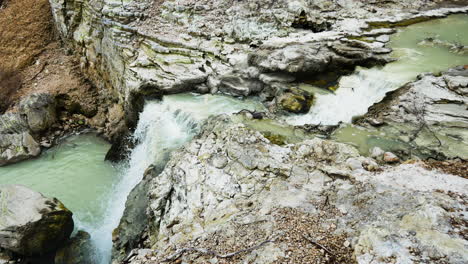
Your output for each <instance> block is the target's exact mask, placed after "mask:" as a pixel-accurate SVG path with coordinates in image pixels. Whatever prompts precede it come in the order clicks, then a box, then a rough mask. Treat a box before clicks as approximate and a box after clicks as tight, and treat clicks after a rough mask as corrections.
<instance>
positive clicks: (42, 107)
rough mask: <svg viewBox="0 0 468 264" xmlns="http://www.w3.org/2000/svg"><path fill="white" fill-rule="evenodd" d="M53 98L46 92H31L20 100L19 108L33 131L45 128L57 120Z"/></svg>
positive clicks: (36, 131) (41, 130)
mask: <svg viewBox="0 0 468 264" xmlns="http://www.w3.org/2000/svg"><path fill="white" fill-rule="evenodd" d="M55 108H56V101H55V98H54V97H53V96H52V95H50V94H46V93H36V94H32V95H30V96H28V97H26V98H24V99H23V100H21V102H20V105H19V109H20V112H21V113H22V114H23V115H24V116H25V117H26V121H27V123H28V126H29V128H30V129H31V131H32V132H34V133H39V132H43V131H45V130H47V129H48V128H50V126H52V125H53V124H54V123H55V122H56V121H57V115H56V109H55Z"/></svg>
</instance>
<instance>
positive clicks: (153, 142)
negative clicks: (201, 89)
mask: <svg viewBox="0 0 468 264" xmlns="http://www.w3.org/2000/svg"><path fill="white" fill-rule="evenodd" d="M467 29H468V15H453V16H450V17H448V18H445V19H439V20H433V21H428V22H424V23H419V24H415V25H412V26H409V27H407V28H405V29H400V30H399V31H398V33H396V34H395V35H393V36H392V37H391V42H390V47H391V48H393V49H394V53H393V56H394V57H395V58H397V59H398V60H397V61H395V62H393V63H390V64H388V65H386V66H384V67H375V68H371V69H365V68H357V69H356V71H355V72H354V73H353V74H351V75H349V76H344V77H342V78H341V79H340V81H339V88H338V89H337V90H336V91H335V92H334V93H329V92H318V93H316V94H317V98H316V102H315V104H314V105H313V107H312V108H311V110H310V112H309V113H307V114H304V115H294V116H293V115H291V116H287V117H285V118H284V120H285V121H286V122H287V123H289V124H291V125H304V124H319V123H322V124H330V125H332V124H337V123H339V122H345V123H349V122H350V121H351V119H352V118H353V116H357V115H362V114H364V113H366V111H367V109H368V107H369V106H371V105H372V104H373V103H375V102H377V101H380V100H381V99H382V98H383V97H384V96H385V94H386V93H387V92H389V91H391V90H394V89H396V88H398V87H400V86H402V85H403V84H404V83H406V82H408V81H411V80H413V79H415V77H416V76H417V75H418V74H420V73H423V72H438V71H443V70H446V69H448V68H450V67H452V66H456V65H462V64H468V54H465V55H462V54H459V53H457V52H456V51H453V50H450V48H449V46H447V45H441V44H440V43H439V42H437V43H432V42H427V41H426V42H423V40H424V39H426V38H434V39H438V40H442V41H444V42H443V43H464V44H468V34H466V30H467ZM302 88H305V89H309V90H316V91H318V90H317V87H311V86H310V85H306V84H303V85H302ZM242 109H249V110H257V111H264V110H265V109H264V107H263V105H262V104H261V103H260V102H259V101H258V100H256V98H250V99H244V100H240V99H236V98H232V97H228V96H222V95H195V94H178V95H170V96H165V97H164V99H163V100H162V101H148V102H146V105H145V107H144V110H143V112H142V113H141V114H140V120H139V123H138V126H137V128H136V131H135V134H134V136H133V140H135V142H137V145H136V147H135V148H134V149H133V150H132V152H131V154H130V156H129V158H128V160H127V161H126V162H124V163H122V164H118V165H114V166H113V165H111V164H110V163H108V162H104V156H105V154H106V152H107V151H108V149H109V148H110V145H109V144H108V143H107V142H105V141H104V140H102V139H100V138H99V137H97V136H96V135H94V134H82V135H74V136H71V137H69V138H67V139H65V140H64V141H63V142H62V143H60V144H59V145H57V146H55V147H53V148H51V149H49V150H47V151H45V152H44V153H43V154H42V155H41V156H40V157H39V158H37V159H34V160H29V161H25V162H21V163H19V164H15V165H11V166H7V167H1V168H0V184H22V185H25V186H27V187H30V188H31V189H33V190H36V191H39V192H42V193H43V194H44V195H46V196H51V197H57V198H58V199H59V200H61V201H62V202H63V203H64V204H65V205H66V206H67V207H68V208H69V209H70V210H71V211H73V213H74V220H75V225H76V229H82V230H85V231H87V232H89V233H90V234H91V236H92V240H93V243H94V245H95V248H96V252H95V258H96V263H101V264H108V263H110V257H111V249H112V239H111V236H112V231H113V229H114V228H116V227H117V225H118V224H119V221H120V218H121V216H122V214H123V211H124V209H125V201H126V199H127V195H128V194H129V193H130V191H131V190H132V189H133V188H134V187H135V186H136V185H137V184H138V183H139V182H140V181H141V179H142V177H143V173H144V171H145V170H146V169H147V168H148V166H150V165H152V164H157V165H161V166H162V165H164V164H165V162H166V161H167V159H168V157H169V155H170V153H171V151H173V150H175V149H177V148H179V147H181V146H183V145H184V144H185V143H186V142H188V141H189V140H190V139H191V138H192V137H193V136H194V135H196V134H197V132H198V131H199V129H200V125H201V124H202V123H203V120H205V119H207V118H208V117H209V116H211V115H218V114H223V113H225V114H229V113H234V112H238V111H240V110H242ZM273 128H275V127H273ZM276 128H277V127H276ZM282 129H285V130H287V128H282ZM285 133H286V132H285ZM352 134H353V135H356V131H355V130H353V129H349V131H347V130H343V132H342V134H341V135H339V136H338V137H340V136H341V137H342V141H352V142H354V143H355V144H356V145H357V146H363V145H365V144H366V143H365V142H364V141H363V140H362V139H360V135H358V136H357V137H354V136H353V137H350V135H352ZM367 136H368V135H367V134H365V133H364V132H363V135H362V138H364V137H367ZM378 136H381V140H383V141H384V140H385V135H384V134H378ZM297 140H300V138H298V139H297ZM368 148H369V146H367V145H365V146H363V147H362V149H368Z"/></svg>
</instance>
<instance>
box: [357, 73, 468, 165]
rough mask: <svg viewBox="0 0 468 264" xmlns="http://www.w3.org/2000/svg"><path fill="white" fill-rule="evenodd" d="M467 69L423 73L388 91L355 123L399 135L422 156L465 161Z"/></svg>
mask: <svg viewBox="0 0 468 264" xmlns="http://www.w3.org/2000/svg"><path fill="white" fill-rule="evenodd" d="M467 95H468V69H465V68H464V67H463V66H460V67H457V68H453V69H451V70H449V71H447V72H444V73H442V74H441V75H440V76H437V75H433V74H426V75H421V76H419V78H418V80H416V81H414V82H412V83H409V84H407V85H405V86H403V87H402V88H400V89H398V90H396V91H394V92H390V93H388V94H387V96H386V97H385V98H384V99H383V100H382V101H381V102H379V103H377V104H375V105H373V106H372V107H371V108H370V109H369V112H368V113H367V114H366V115H365V116H364V117H363V118H362V119H360V120H358V121H357V123H358V124H363V125H365V126H368V127H371V126H372V125H373V124H376V123H377V124H378V126H380V129H382V130H386V131H390V133H393V134H398V135H401V136H400V138H401V139H402V140H403V141H404V142H406V143H409V144H413V145H414V148H415V149H419V150H420V151H421V153H422V154H425V155H426V156H431V157H434V158H439V159H444V158H457V157H458V158H462V159H464V160H466V159H468V145H467V142H468V122H467V121H468V108H467V107H468V97H467Z"/></svg>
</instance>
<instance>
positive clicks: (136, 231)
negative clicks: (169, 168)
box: [112, 167, 162, 263]
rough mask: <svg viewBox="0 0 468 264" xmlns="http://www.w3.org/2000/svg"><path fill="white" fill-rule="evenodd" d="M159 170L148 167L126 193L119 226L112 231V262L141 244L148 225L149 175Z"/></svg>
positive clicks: (118, 261) (116, 261)
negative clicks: (126, 196)
mask: <svg viewBox="0 0 468 264" xmlns="http://www.w3.org/2000/svg"><path fill="white" fill-rule="evenodd" d="M161 171H162V168H155V167H150V168H148V169H147V170H146V171H145V176H144V178H143V180H142V181H141V182H140V183H138V185H137V186H135V188H133V190H132V191H131V192H130V194H129V195H128V198H127V202H126V203H125V211H124V214H123V216H122V218H121V219H120V223H119V226H118V227H117V228H116V229H114V231H113V232H112V241H113V248H112V259H113V263H121V262H122V261H123V260H124V259H125V258H126V257H127V256H128V255H129V254H130V253H131V251H132V249H134V248H137V247H139V246H142V242H143V241H144V239H145V237H144V234H145V231H147V229H148V225H149V222H148V218H147V215H146V213H147V212H146V210H147V208H148V204H149V199H148V196H147V193H148V187H149V182H150V179H151V176H155V175H158V174H159V173H160V172H161Z"/></svg>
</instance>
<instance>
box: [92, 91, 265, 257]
mask: <svg viewBox="0 0 468 264" xmlns="http://www.w3.org/2000/svg"><path fill="white" fill-rule="evenodd" d="M242 109H249V110H263V106H262V105H261V104H260V103H258V102H255V101H254V100H242V101H241V100H237V99H235V98H230V97H226V96H220V95H202V96H196V95H191V94H180V95H171V96H166V97H164V99H163V100H162V101H150V102H147V103H146V106H145V107H144V110H143V112H142V113H141V115H140V120H139V122H138V126H137V128H136V131H135V134H134V140H136V142H139V144H138V145H137V146H136V147H135V148H134V149H133V151H132V153H131V155H130V158H129V161H128V163H127V164H125V165H124V166H123V168H122V173H121V175H120V177H121V179H120V180H119V181H118V182H119V183H118V184H117V186H115V187H114V188H113V193H112V194H111V195H110V197H109V205H108V206H107V212H106V214H105V217H104V220H103V222H102V223H100V224H98V225H97V226H96V227H95V228H93V227H90V228H86V229H87V230H88V231H89V232H90V233H91V236H92V238H93V241H94V243H95V247H96V248H97V250H98V252H97V254H96V258H97V261H96V262H99V263H101V264H108V263H109V262H110V255H111V250H112V237H111V236H112V231H113V229H114V228H116V227H117V226H118V224H119V221H120V218H121V217H122V215H123V212H124V209H125V202H126V199H127V196H128V194H129V193H130V192H131V190H132V189H133V188H134V187H135V186H136V185H137V184H138V183H139V182H140V181H141V179H142V178H143V173H144V171H145V170H146V169H147V168H148V167H149V166H150V165H152V164H160V163H161V162H164V157H165V156H167V155H168V154H169V153H170V152H171V151H172V150H174V149H177V148H179V147H181V146H182V145H183V144H184V143H186V142H188V141H189V140H190V139H191V138H192V137H193V136H194V135H195V134H196V133H197V131H198V130H199V128H200V127H199V125H200V124H201V123H202V122H203V121H204V120H205V119H206V118H208V117H209V116H211V115H218V114H224V113H226V114H228V113H234V112H238V111H240V110H242Z"/></svg>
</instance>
